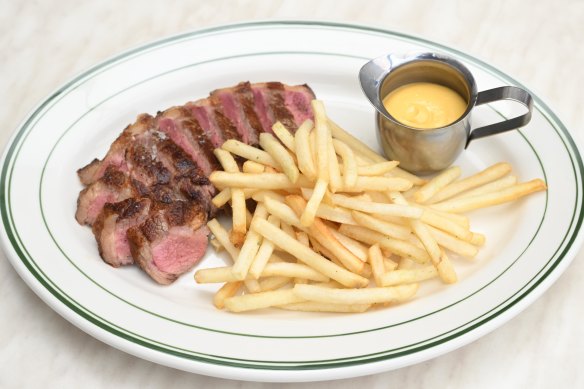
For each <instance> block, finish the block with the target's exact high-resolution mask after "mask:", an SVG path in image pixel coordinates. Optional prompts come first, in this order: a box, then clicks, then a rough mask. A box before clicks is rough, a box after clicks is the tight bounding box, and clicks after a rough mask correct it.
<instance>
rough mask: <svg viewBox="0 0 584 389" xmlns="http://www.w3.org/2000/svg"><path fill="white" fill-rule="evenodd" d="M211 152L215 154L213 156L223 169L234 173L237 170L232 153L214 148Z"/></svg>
mask: <svg viewBox="0 0 584 389" xmlns="http://www.w3.org/2000/svg"><path fill="white" fill-rule="evenodd" d="M213 154H215V157H217V159H218V160H219V163H220V164H221V166H222V167H223V170H225V171H226V172H231V173H234V172H238V171H239V167H238V166H237V162H235V158H233V155H231V153H230V152H229V151H226V150H222V149H215V150H213Z"/></svg>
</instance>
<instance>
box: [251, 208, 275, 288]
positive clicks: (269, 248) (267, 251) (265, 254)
mask: <svg viewBox="0 0 584 389" xmlns="http://www.w3.org/2000/svg"><path fill="white" fill-rule="evenodd" d="M268 223H270V224H272V225H273V226H275V227H279V226H280V219H279V218H278V217H277V216H275V215H270V216H269V217H268ZM273 252H274V244H273V243H272V242H271V241H270V240H269V239H263V240H262V244H261V246H260V248H259V249H258V252H257V253H256V256H255V258H254V259H253V262H252V264H251V266H250V268H249V275H250V276H251V277H252V278H255V279H257V278H260V276H261V274H262V272H263V271H264V268H265V266H266V264H267V263H268V260H269V259H270V257H271V256H272V253H273Z"/></svg>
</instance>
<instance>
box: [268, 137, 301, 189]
mask: <svg viewBox="0 0 584 389" xmlns="http://www.w3.org/2000/svg"><path fill="white" fill-rule="evenodd" d="M260 145H261V146H262V148H263V149H264V150H265V151H267V152H268V154H270V155H271V156H272V158H274V160H275V161H276V162H277V163H278V165H280V167H281V168H282V171H283V172H284V174H286V177H288V179H289V180H290V182H292V183H294V184H295V183H296V182H297V181H298V177H300V171H299V170H298V167H297V166H296V162H294V159H293V158H292V157H291V156H290V154H288V151H287V150H286V149H285V148H284V146H282V144H281V143H280V142H279V141H278V140H277V139H276V138H275V137H274V136H273V135H272V134H269V133H267V132H264V133H261V134H260Z"/></svg>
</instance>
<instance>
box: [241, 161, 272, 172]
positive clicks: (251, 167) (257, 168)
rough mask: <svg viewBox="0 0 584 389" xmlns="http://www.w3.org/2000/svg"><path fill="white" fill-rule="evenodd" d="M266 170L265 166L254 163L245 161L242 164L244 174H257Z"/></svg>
mask: <svg viewBox="0 0 584 389" xmlns="http://www.w3.org/2000/svg"><path fill="white" fill-rule="evenodd" d="M265 170H266V166H265V165H262V164H261V163H257V162H254V161H245V162H244V163H243V167H242V171H243V172H244V173H253V174H259V173H263V172H264V171H265Z"/></svg>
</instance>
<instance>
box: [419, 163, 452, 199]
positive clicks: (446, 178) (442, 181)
mask: <svg viewBox="0 0 584 389" xmlns="http://www.w3.org/2000/svg"><path fill="white" fill-rule="evenodd" d="M460 173H461V170H460V168H459V167H458V166H452V167H449V168H448V169H446V170H444V171H443V172H441V173H440V174H438V175H437V176H435V177H434V178H432V179H431V180H430V181H428V183H427V184H425V185H423V186H422V187H421V188H420V189H418V191H417V192H416V193H414V200H415V201H416V202H418V203H425V202H427V201H428V200H430V198H431V197H432V196H434V195H435V194H436V193H438V191H440V190H441V189H443V188H444V187H446V185H448V184H450V183H451V182H452V181H454V180H456V179H457V178H458V177H459V176H460Z"/></svg>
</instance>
